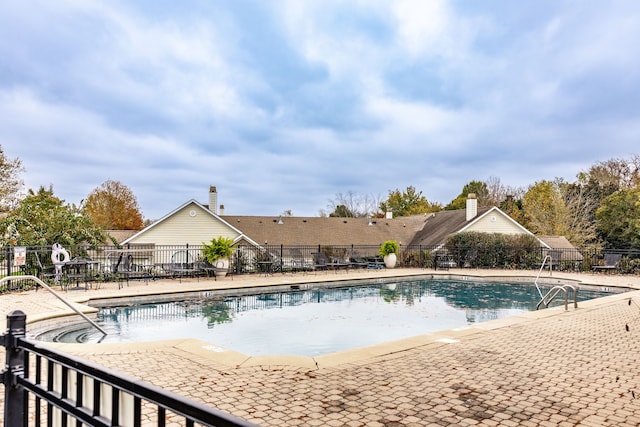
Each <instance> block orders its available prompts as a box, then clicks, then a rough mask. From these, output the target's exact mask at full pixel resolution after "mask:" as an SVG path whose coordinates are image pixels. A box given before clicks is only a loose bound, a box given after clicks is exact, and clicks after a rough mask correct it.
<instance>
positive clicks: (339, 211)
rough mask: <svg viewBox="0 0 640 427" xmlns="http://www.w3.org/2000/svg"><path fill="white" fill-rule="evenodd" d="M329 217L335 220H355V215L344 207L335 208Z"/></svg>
mask: <svg viewBox="0 0 640 427" xmlns="http://www.w3.org/2000/svg"><path fill="white" fill-rule="evenodd" d="M329 216H330V217H337V218H355V214H354V213H353V212H352V211H351V210H350V209H349V208H348V207H346V206H345V205H338V206H336V208H335V209H334V210H333V212H331V213H330V214H329Z"/></svg>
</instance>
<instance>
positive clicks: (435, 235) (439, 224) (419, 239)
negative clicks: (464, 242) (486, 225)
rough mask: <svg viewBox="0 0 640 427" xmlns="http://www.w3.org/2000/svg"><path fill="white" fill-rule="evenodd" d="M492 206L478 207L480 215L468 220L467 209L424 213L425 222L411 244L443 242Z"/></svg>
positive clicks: (432, 244) (434, 244) (430, 244)
mask: <svg viewBox="0 0 640 427" xmlns="http://www.w3.org/2000/svg"><path fill="white" fill-rule="evenodd" d="M489 209H491V208H490V207H481V208H478V215H477V216H476V217H474V218H473V219H472V220H470V221H467V218H466V217H467V211H466V210H465V209H457V210H453V211H440V212H434V213H430V214H425V215H423V218H424V219H423V224H424V226H423V227H422V229H421V230H419V231H418V232H417V233H416V234H415V236H414V238H413V239H412V241H411V243H410V244H411V245H422V246H437V245H440V244H442V243H443V242H444V241H445V240H446V239H447V237H448V236H449V235H450V234H453V233H456V232H458V231H460V229H461V228H462V227H464V226H465V225H467V224H468V223H470V222H471V221H473V220H475V219H477V218H478V217H479V216H480V215H482V214H484V213H485V212H487V211H488V210H489Z"/></svg>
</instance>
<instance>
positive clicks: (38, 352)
mask: <svg viewBox="0 0 640 427" xmlns="http://www.w3.org/2000/svg"><path fill="white" fill-rule="evenodd" d="M25 331H26V315H25V314H24V313H23V312H21V311H13V312H11V313H10V314H9V315H8V316H7V332H6V333H5V334H4V335H1V336H0V343H1V344H2V345H3V346H4V347H5V349H6V365H5V369H4V371H3V372H2V382H3V384H4V425H5V426H6V427H17V426H40V425H47V426H52V425H60V426H64V425H86V426H141V425H157V426H164V425H167V424H169V423H170V424H171V425H176V424H177V425H184V426H196V425H199V426H227V427H228V426H247V427H248V426H255V424H252V423H249V422H247V421H245V420H242V419H240V418H236V417H234V416H232V415H230V414H227V413H225V412H222V411H220V410H217V409H214V408H211V407H208V406H206V405H204V404H201V403H199V402H195V401H192V400H190V399H187V398H185V397H182V396H179V395H176V394H174V393H171V392H169V391H166V390H163V389H161V388H159V387H156V386H153V385H151V384H148V383H145V382H144V381H141V380H137V379H133V378H129V377H127V376H125V375H123V374H121V373H118V372H115V371H112V370H110V369H107V368H104V367H102V366H99V365H96V364H93V363H91V362H88V361H84V360H82V359H79V358H77V357H74V356H71V355H66V354H64V353H61V352H58V351H56V350H53V349H47V348H44V347H41V346H40V345H39V344H38V343H37V342H35V341H31V340H28V339H26V338H25ZM185 375H187V374H185Z"/></svg>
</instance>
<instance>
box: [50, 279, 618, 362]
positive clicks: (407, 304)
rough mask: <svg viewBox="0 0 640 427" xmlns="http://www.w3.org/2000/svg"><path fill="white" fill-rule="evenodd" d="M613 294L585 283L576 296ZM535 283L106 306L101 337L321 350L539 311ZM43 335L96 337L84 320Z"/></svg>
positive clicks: (417, 283) (437, 284) (403, 286)
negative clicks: (193, 339) (585, 285)
mask: <svg viewBox="0 0 640 427" xmlns="http://www.w3.org/2000/svg"><path fill="white" fill-rule="evenodd" d="M608 294H609V293H606V292H601V291H593V290H585V289H581V290H580V292H579V293H578V296H579V299H581V300H586V299H592V298H596V297H600V296H604V295H608ZM538 300H539V295H538V293H537V291H536V288H535V286H534V285H532V284H506V283H475V282H468V281H464V282H454V281H442V280H411V281H397V282H391V283H383V284H371V283H370V284H365V285H358V286H349V287H341V288H327V287H317V288H313V289H307V290H292V291H289V292H277V293H262V294H254V295H236V296H219V295H216V294H215V293H208V294H204V297H203V295H200V296H199V297H194V298H184V299H181V300H179V301H172V302H163V303H146V304H136V305H131V306H120V307H103V308H101V309H100V311H99V313H98V323H100V324H101V326H102V327H103V328H105V329H106V330H107V331H108V332H109V335H108V336H106V337H104V339H102V342H139V341H156V340H166V339H179V338H197V339H200V340H203V341H206V342H209V343H211V344H212V345H215V346H219V347H223V348H227V349H233V350H235V351H239V352H241V353H245V354H248V355H267V354H290V355H304V356H316V355H320V354H326V353H332V352H336V351H343V350H347V349H351V348H356V347H362V346H367V345H372V344H378V343H382V342H385V341H391V340H397V339H401V338H406V337H411V336H415V335H420V334H425V333H429V332H435V331H439V330H445V329H453V328H460V327H464V326H468V325H470V324H473V323H478V322H483V321H486V320H493V319H498V318H503V317H507V316H512V315H515V314H518V313H523V312H526V311H531V310H535V306H536V303H537V302H538ZM37 338H38V339H41V340H46V341H58V342H97V341H98V340H99V339H100V338H102V337H101V336H100V334H99V333H96V332H95V331H94V330H92V329H91V328H88V327H86V324H83V325H80V326H77V325H76V326H66V327H63V328H59V329H54V330H50V331H47V332H46V333H43V334H40V335H38V336H37Z"/></svg>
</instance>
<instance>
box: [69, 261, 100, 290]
mask: <svg viewBox="0 0 640 427" xmlns="http://www.w3.org/2000/svg"><path fill="white" fill-rule="evenodd" d="M97 264H100V262H98V261H92V260H89V259H82V258H75V259H72V260H69V261H67V262H65V263H64V264H63V265H62V269H63V271H64V274H65V277H66V278H68V279H70V280H71V281H73V279H75V282H76V286H75V287H73V288H68V289H70V290H78V289H84V290H85V291H86V290H87V286H88V284H87V282H88V280H87V279H88V275H89V274H88V273H89V266H93V265H97ZM80 280H83V281H84V288H81V287H80Z"/></svg>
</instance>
